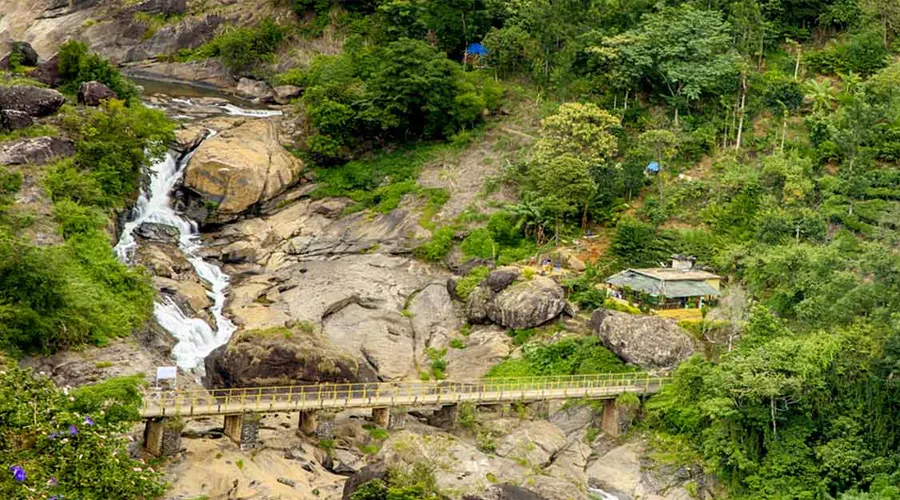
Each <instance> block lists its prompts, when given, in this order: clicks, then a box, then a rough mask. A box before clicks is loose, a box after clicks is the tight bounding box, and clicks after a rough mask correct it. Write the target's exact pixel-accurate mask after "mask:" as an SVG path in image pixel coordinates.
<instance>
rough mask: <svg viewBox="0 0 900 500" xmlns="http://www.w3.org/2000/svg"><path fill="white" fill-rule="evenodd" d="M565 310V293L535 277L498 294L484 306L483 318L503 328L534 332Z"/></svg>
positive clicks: (547, 279) (550, 282)
mask: <svg viewBox="0 0 900 500" xmlns="http://www.w3.org/2000/svg"><path fill="white" fill-rule="evenodd" d="M565 308H566V293H565V290H563V288H562V287H561V286H560V285H559V284H558V283H556V282H555V281H553V280H552V279H550V278H546V277H541V276H539V277H535V278H534V279H532V280H528V281H521V282H519V283H515V284H513V285H511V286H510V287H508V288H506V289H505V290H503V291H502V292H500V293H498V294H497V295H496V296H494V298H493V299H492V300H491V302H490V304H489V305H488V307H487V313H488V314H487V315H488V318H490V320H491V321H493V322H494V323H496V324H498V325H501V326H505V327H506V328H516V329H520V328H534V327H536V326H540V325H543V324H544V323H546V322H548V321H550V320H552V319H553V318H555V317H557V316H559V315H560V313H562V312H563V310H564V309H565Z"/></svg>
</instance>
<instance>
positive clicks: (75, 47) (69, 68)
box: [59, 40, 137, 101]
mask: <svg viewBox="0 0 900 500" xmlns="http://www.w3.org/2000/svg"><path fill="white" fill-rule="evenodd" d="M59 76H60V78H62V81H63V87H62V90H63V91H64V92H67V93H70V94H74V93H75V92H77V91H78V87H80V86H81V84H82V83H84V82H90V81H98V82H100V83H102V84H104V85H106V86H107V87H109V89H110V90H112V91H113V92H115V93H116V95H117V96H119V99H122V100H123V101H130V100H131V99H132V98H136V97H137V88H136V87H135V86H134V84H133V83H131V82H130V81H128V80H127V79H126V78H125V77H123V76H122V73H120V72H119V70H118V69H117V68H116V67H115V66H113V65H112V64H110V62H109V61H107V60H106V59H104V58H102V57H100V56H98V55H97V54H89V53H88V48H87V45H86V44H84V43H82V42H77V41H75V40H69V41H68V42H66V43H64V44H63V45H62V46H61V47H60V48H59Z"/></svg>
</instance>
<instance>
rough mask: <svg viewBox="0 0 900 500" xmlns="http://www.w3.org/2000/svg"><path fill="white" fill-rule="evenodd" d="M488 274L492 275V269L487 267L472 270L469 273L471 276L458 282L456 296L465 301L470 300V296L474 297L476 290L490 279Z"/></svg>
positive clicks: (468, 275) (466, 276)
mask: <svg viewBox="0 0 900 500" xmlns="http://www.w3.org/2000/svg"><path fill="white" fill-rule="evenodd" d="M488 274H491V269H490V268H489V267H487V266H479V267H476V268H475V269H472V270H471V271H469V274H467V275H465V276H464V277H462V278H460V279H459V281H457V282H456V295H458V296H459V298H460V299H462V300H463V301H466V300H468V299H469V295H472V292H474V291H475V288H477V287H478V285H479V284H480V283H481V282H482V281H484V279H485V278H487V277H488Z"/></svg>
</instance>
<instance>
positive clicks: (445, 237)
mask: <svg viewBox="0 0 900 500" xmlns="http://www.w3.org/2000/svg"><path fill="white" fill-rule="evenodd" d="M455 237H456V231H455V230H454V229H453V228H452V227H449V226H448V227H442V228H440V229H437V230H435V231H434V232H433V233H432V235H431V240H430V241H428V242H427V243H423V244H421V245H419V246H418V247H416V249H415V250H414V251H413V254H414V255H415V256H416V257H417V258H419V259H422V260H426V261H428V262H440V261H442V260H444V258H445V257H447V254H449V253H450V249H451V248H452V247H453V239H454V238H455Z"/></svg>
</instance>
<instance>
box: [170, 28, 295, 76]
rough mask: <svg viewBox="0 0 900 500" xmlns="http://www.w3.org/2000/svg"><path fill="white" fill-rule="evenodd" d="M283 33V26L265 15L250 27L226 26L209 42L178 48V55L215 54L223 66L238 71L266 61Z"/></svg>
mask: <svg viewBox="0 0 900 500" xmlns="http://www.w3.org/2000/svg"><path fill="white" fill-rule="evenodd" d="M285 35H286V31H285V29H284V28H283V27H281V26H279V25H277V24H275V22H274V21H272V20H271V19H265V20H263V21H262V22H260V23H259V24H258V25H257V26H255V27H252V28H234V27H231V28H227V29H225V30H224V31H222V32H221V33H219V34H218V35H216V37H215V38H213V39H212V40H211V41H210V42H209V43H207V44H205V45H202V46H200V47H198V48H196V49H193V50H189V51H182V52H181V53H180V57H181V58H182V59H190V60H197V59H206V58H209V57H218V58H219V59H220V60H221V61H222V64H224V65H225V67H226V68H228V69H229V70H231V71H233V72H236V73H241V72H245V71H247V70H249V69H252V68H253V67H255V66H256V65H259V64H260V63H263V62H266V61H269V60H270V59H271V57H272V56H273V54H274V53H275V51H276V50H278V47H279V46H280V45H281V42H282V41H283V40H284V38H285Z"/></svg>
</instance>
